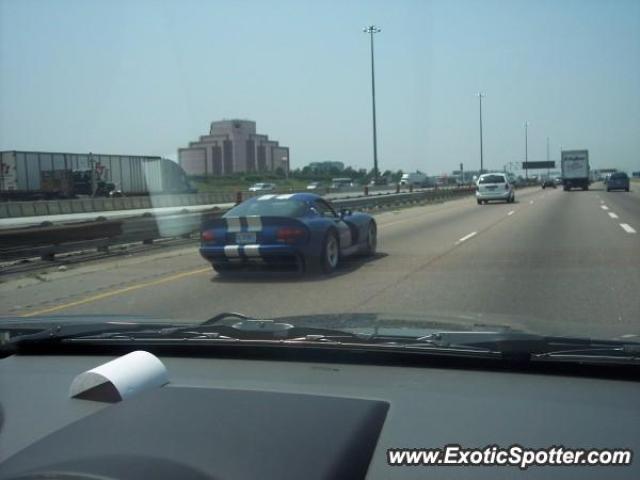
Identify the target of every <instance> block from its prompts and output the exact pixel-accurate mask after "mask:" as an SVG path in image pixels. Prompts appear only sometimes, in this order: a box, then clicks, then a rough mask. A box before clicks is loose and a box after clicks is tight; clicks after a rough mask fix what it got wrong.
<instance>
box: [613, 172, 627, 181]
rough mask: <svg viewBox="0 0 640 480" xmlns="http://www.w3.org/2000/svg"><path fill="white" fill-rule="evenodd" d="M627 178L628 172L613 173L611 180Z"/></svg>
mask: <svg viewBox="0 0 640 480" xmlns="http://www.w3.org/2000/svg"><path fill="white" fill-rule="evenodd" d="M627 178H628V177H627V174H626V173H614V174H613V175H611V180H626V179H627Z"/></svg>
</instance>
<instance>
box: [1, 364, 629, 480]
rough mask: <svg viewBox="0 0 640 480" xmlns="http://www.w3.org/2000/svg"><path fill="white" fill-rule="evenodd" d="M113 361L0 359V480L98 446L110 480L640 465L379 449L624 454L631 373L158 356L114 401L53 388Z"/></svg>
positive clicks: (477, 473)
mask: <svg viewBox="0 0 640 480" xmlns="http://www.w3.org/2000/svg"><path fill="white" fill-rule="evenodd" d="M113 358H114V357H107V356H13V357H8V358H5V359H2V360H0V408H1V417H0V478H3V479H4V478H11V477H12V476H15V475H16V474H18V473H24V472H27V471H28V470H25V468H27V467H30V468H36V467H38V466H40V465H44V466H47V465H49V466H51V465H54V466H57V467H56V468H58V469H62V470H64V469H71V470H73V471H84V472H87V471H92V472H94V473H96V472H98V470H95V469H93V470H92V468H93V467H94V466H95V462H96V461H97V462H98V463H100V460H101V459H102V460H104V459H108V460H109V461H108V463H109V464H110V465H112V470H109V471H106V472H105V471H101V473H102V474H103V475H105V476H107V477H108V475H109V474H110V475H111V478H122V479H124V478H141V477H140V475H141V473H140V472H146V475H147V476H148V475H150V474H151V475H152V476H154V478H163V477H162V475H165V476H164V478H171V477H173V478H176V477H180V478H258V477H259V478H296V477H297V478H309V479H310V478H362V477H363V476H366V478H369V479H388V478H416V479H417V478H421V479H424V478H456V479H459V478H513V477H524V478H640V468H639V467H638V460H635V459H634V460H635V461H634V463H633V464H632V465H630V466H615V467H614V466H607V467H604V466H600V467H595V466H579V467H578V466H563V467H552V466H545V467H531V468H529V469H528V470H525V471H521V470H519V469H517V468H516V467H494V466H491V467H489V466H474V467H453V466H438V467H425V466H389V465H388V464H387V455H386V452H387V449H390V448H403V447H406V448H441V447H443V446H445V445H447V444H460V445H462V446H463V447H465V448H471V447H485V446H487V445H492V444H496V445H499V446H501V447H508V446H510V445H513V444H519V445H522V446H524V447H527V448H542V447H551V446H554V445H556V446H558V445H563V446H565V447H567V448H631V449H633V450H634V451H635V452H637V451H638V448H639V447H640V406H639V405H640V403H639V402H638V399H640V384H638V383H637V382H632V381H622V380H603V379H591V378H578V377H568V376H553V375H538V374H520V373H505V372H484V371H478V370H475V371H465V370H460V369H446V368H418V367H399V366H379V365H378V366H369V365H362V364H338V363H302V362H287V361H268V360H236V359H215V358H206V359H195V358H194V359H191V358H172V357H160V358H161V360H162V361H163V363H164V364H165V365H166V367H167V369H168V372H169V377H170V384H169V385H167V386H165V387H162V388H160V389H156V390H151V391H148V392H145V393H142V394H140V395H139V396H136V397H132V398H129V399H125V400H124V401H122V402H120V403H115V404H109V403H101V402H96V401H89V400H79V399H73V398H69V386H70V385H71V382H72V380H73V378H74V377H75V376H76V375H77V374H78V373H80V372H82V371H85V370H88V369H91V368H93V367H95V366H97V365H100V364H102V363H105V362H107V361H109V360H112V359H113ZM74 454H75V455H74ZM38 462H40V463H38ZM122 465H126V466H128V467H130V466H131V465H137V466H138V467H139V468H141V469H142V470H135V469H128V470H127V469H125V470H127V471H128V473H126V472H125V471H123V470H118V468H119V466H122ZM151 466H153V469H155V470H149V468H152V467H151ZM145 468H146V470H145ZM74 469H75V470H74ZM154 472H157V474H156V473H154ZM161 474H162V475H161ZM126 475H129V476H126ZM166 475H168V476H166ZM25 478H26V477H25Z"/></svg>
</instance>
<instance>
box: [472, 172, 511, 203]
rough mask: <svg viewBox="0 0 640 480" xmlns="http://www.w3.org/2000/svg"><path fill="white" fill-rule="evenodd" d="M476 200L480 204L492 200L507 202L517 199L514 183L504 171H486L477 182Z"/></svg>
mask: <svg viewBox="0 0 640 480" xmlns="http://www.w3.org/2000/svg"><path fill="white" fill-rule="evenodd" d="M477 187H478V188H477V190H476V201H477V202H478V205H482V204H483V203H487V202H489V201H491V200H503V201H505V202H507V203H513V202H514V201H515V198H516V196H515V192H514V189H513V185H512V184H511V183H510V182H509V179H508V178H507V176H506V174H504V173H485V174H482V175H480V177H479V178H478V182H477Z"/></svg>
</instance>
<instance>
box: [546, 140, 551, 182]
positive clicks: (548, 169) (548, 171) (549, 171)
mask: <svg viewBox="0 0 640 480" xmlns="http://www.w3.org/2000/svg"><path fill="white" fill-rule="evenodd" d="M548 161H549V137H547V162H548ZM550 173H551V168H549V167H547V176H548V175H549V174H550Z"/></svg>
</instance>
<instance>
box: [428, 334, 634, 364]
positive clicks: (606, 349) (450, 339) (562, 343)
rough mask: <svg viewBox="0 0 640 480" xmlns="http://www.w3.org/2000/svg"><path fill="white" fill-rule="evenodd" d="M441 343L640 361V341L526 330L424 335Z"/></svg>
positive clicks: (523, 355) (508, 354) (522, 356)
mask: <svg viewBox="0 0 640 480" xmlns="http://www.w3.org/2000/svg"><path fill="white" fill-rule="evenodd" d="M422 340H431V341H432V342H434V344H436V345H439V346H443V347H444V346H448V345H458V346H467V347H479V348H486V349H488V350H491V351H493V352H497V353H500V354H502V356H503V357H505V358H509V359H519V360H542V359H552V358H553V359H556V358H558V357H561V356H564V357H567V358H568V357H569V356H571V357H572V358H574V359H577V358H578V357H585V358H586V357H590V358H593V357H603V358H604V357H607V358H624V359H625V360H626V361H629V360H637V361H640V343H637V342H621V341H619V340H594V339H591V338H578V337H561V336H543V335H535V334H529V333H522V332H438V333H434V334H431V335H427V336H425V337H422Z"/></svg>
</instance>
